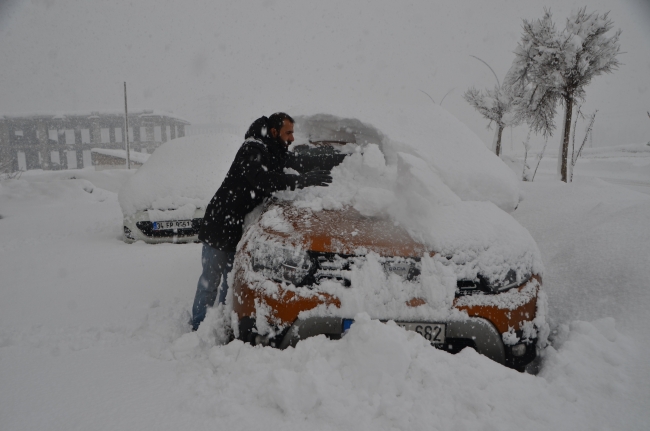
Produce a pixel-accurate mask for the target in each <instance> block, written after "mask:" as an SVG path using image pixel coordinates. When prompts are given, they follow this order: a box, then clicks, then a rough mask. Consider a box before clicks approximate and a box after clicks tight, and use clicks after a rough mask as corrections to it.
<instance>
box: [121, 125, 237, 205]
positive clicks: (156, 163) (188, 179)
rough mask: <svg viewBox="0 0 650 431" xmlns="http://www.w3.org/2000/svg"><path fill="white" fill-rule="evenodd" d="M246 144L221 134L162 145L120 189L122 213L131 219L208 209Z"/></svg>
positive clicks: (185, 138)
mask: <svg viewBox="0 0 650 431" xmlns="http://www.w3.org/2000/svg"><path fill="white" fill-rule="evenodd" d="M242 142H243V139H242V138H241V137H238V136H235V135H231V134H226V133H221V134H215V135H197V136H187V137H184V138H178V139H173V140H171V141H169V142H166V143H164V144H162V145H161V146H160V147H158V148H157V149H156V151H154V152H153V154H152V155H151V156H150V157H149V159H148V160H147V163H145V164H144V165H142V167H140V168H139V169H138V171H137V172H136V173H135V174H134V175H133V176H132V177H131V178H129V180H128V181H127V182H126V183H125V184H124V187H123V188H122V189H121V190H120V192H119V196H118V199H119V202H120V206H121V207H122V212H123V213H124V215H125V216H130V215H133V214H135V213H136V212H137V211H142V210H145V209H147V210H148V209H155V210H168V209H177V208H180V207H182V206H186V205H192V206H195V207H196V208H205V206H206V205H207V204H208V202H209V201H210V199H211V198H212V196H213V195H214V193H215V192H216V191H217V189H218V188H219V186H221V182H222V181H223V179H224V178H225V176H226V174H227V173H228V169H229V168H230V165H231V164H232V161H233V160H234V158H235V154H236V153H237V150H238V149H239V147H240V145H241V144H242Z"/></svg>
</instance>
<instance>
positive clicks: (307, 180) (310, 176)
mask: <svg viewBox="0 0 650 431" xmlns="http://www.w3.org/2000/svg"><path fill="white" fill-rule="evenodd" d="M331 182H332V175H331V174H330V171H324V170H321V171H311V172H305V173H304V174H301V175H299V176H298V181H297V182H296V187H297V188H299V189H302V188H303V187H309V186H321V187H327V186H328V185H329V183H331Z"/></svg>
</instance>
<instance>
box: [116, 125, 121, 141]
mask: <svg viewBox="0 0 650 431" xmlns="http://www.w3.org/2000/svg"><path fill="white" fill-rule="evenodd" d="M115 142H122V128H121V127H116V128H115Z"/></svg>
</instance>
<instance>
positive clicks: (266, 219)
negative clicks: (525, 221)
mask: <svg viewBox="0 0 650 431" xmlns="http://www.w3.org/2000/svg"><path fill="white" fill-rule="evenodd" d="M436 258H437V260H438V261H441V262H444V261H445V260H447V259H448V258H441V256H439V255H438V254H436V252H435V250H428V249H427V248H425V247H424V246H423V245H422V244H419V243H417V242H416V241H414V240H413V239H412V238H411V236H409V234H408V233H407V231H406V230H404V229H403V228H402V227H400V226H396V225H395V223H393V222H392V221H390V220H389V219H387V218H378V217H366V216H363V215H361V214H360V213H359V212H358V211H357V210H355V209H354V208H353V207H351V206H348V207H344V208H342V209H338V210H329V211H328V210H321V211H312V210H311V209H308V208H300V207H299V206H295V205H294V204H293V203H292V202H291V201H281V200H275V201H271V202H269V203H267V204H266V205H265V206H264V208H263V209H262V213H261V215H258V217H257V219H256V220H255V221H254V222H252V223H250V225H249V226H248V228H247V231H246V233H245V234H244V239H243V241H242V243H241V244H240V247H239V250H238V252H237V255H236V259H235V266H234V282H233V285H232V289H231V290H232V298H231V301H232V307H233V311H234V312H235V313H236V316H237V318H238V320H239V325H238V328H235V335H236V336H237V338H239V339H240V340H243V341H245V342H249V343H251V344H253V345H258V344H259V345H270V346H274V347H278V348H281V349H284V348H286V347H289V346H295V344H296V343H297V342H298V341H299V340H301V339H304V338H307V337H311V336H315V335H321V334H324V335H325V336H327V337H329V338H332V339H338V338H340V337H341V336H343V335H344V333H345V331H346V329H347V328H349V326H350V325H351V324H353V319H354V317H355V316H354V315H346V314H345V310H351V309H353V308H355V307H356V309H357V310H362V311H366V312H368V314H370V316H371V317H373V318H379V319H381V320H394V321H395V322H396V323H397V324H398V325H399V326H402V327H404V328H405V329H406V330H412V331H416V332H418V333H419V334H421V335H422V336H423V337H425V338H426V339H427V340H429V341H430V342H431V344H432V345H433V346H434V347H436V348H439V349H442V350H445V351H447V352H450V353H457V352H459V351H460V350H462V349H463V348H465V347H472V348H474V349H475V350H476V351H477V352H479V353H480V354H483V355H485V356H487V357H488V358H490V359H492V360H494V361H496V362H499V363H501V364H504V365H506V366H508V367H511V368H514V369H518V370H523V369H524V367H525V366H526V365H527V364H528V363H530V362H531V361H532V360H533V359H535V357H536V340H537V327H536V325H535V323H534V322H533V321H534V320H535V318H536V316H537V308H538V294H539V291H540V287H541V278H540V276H539V275H536V274H532V273H528V274H525V275H524V276H521V274H520V275H519V276H517V275H516V274H515V272H514V271H510V272H509V273H508V275H507V276H506V277H505V278H503V279H502V280H501V281H500V282H497V283H492V284H490V283H489V282H488V281H487V279H486V278H484V277H482V276H481V275H480V274H479V275H478V276H477V277H476V278H475V279H457V280H456V282H455V286H452V288H453V291H452V295H451V300H450V301H449V304H448V305H449V310H447V311H448V313H447V314H446V315H445V314H444V313H443V314H439V315H438V316H437V317H435V316H434V318H431V317H429V318H423V317H421V316H423V315H424V314H419V315H418V313H417V310H419V309H422V310H424V309H426V308H427V302H428V301H429V299H428V298H427V297H426V295H422V294H413V295H412V296H410V297H409V295H411V294H409V293H408V291H407V292H406V294H403V293H402V292H401V291H400V289H402V287H400V286H417V285H418V283H421V282H423V281H420V278H421V272H422V271H424V269H423V265H425V263H426V262H429V263H430V262H431V261H433V260H434V259H436ZM366 261H372V262H374V263H373V264H374V265H375V266H374V267H373V268H374V270H373V271H374V273H373V272H372V271H371V272H369V274H374V275H373V276H376V272H377V271H383V272H384V274H383V275H382V277H384V278H382V279H381V280H384V281H385V280H392V283H393V286H396V287H394V289H393V290H395V291H400V292H399V294H397V293H396V294H395V295H396V296H395V298H397V300H393V299H391V300H390V301H385V302H386V303H389V302H390V303H391V304H392V305H390V306H386V307H384V309H382V310H380V311H381V312H377V310H372V309H371V308H372V307H369V309H364V306H365V305H364V303H363V301H359V300H358V298H356V299H355V297H354V295H352V294H353V293H354V290H355V289H357V288H358V286H355V283H357V284H360V283H362V282H361V281H359V280H358V279H356V280H355V274H358V271H359V268H360V267H361V266H362V265H363V264H364V262H366ZM425 261H426V262H425ZM378 268H379V269H378ZM355 271H356V272H355ZM357 278H358V277H357ZM364 283H366V284H368V282H367V280H366V281H364ZM407 290H408V289H407ZM415 291H417V289H416V290H415ZM350 295H352V296H350ZM400 295H401V296H400ZM405 295H406V296H405ZM346 301H348V302H355V301H356V302H358V303H357V304H356V305H355V306H354V307H352V308H350V307H349V306H346ZM400 307H401V308H400ZM391 310H393V311H394V312H395V315H394V317H393V316H392V315H391V312H392V311H391ZM401 316H402V317H401ZM403 316H407V318H406V319H404V317H403ZM409 316H410V317H409ZM418 316H420V317H418Z"/></svg>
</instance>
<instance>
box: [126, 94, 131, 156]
mask: <svg viewBox="0 0 650 431" xmlns="http://www.w3.org/2000/svg"><path fill="white" fill-rule="evenodd" d="M124 136H125V137H126V168H127V169H131V154H130V147H129V110H128V108H127V105H126V81H124Z"/></svg>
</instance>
